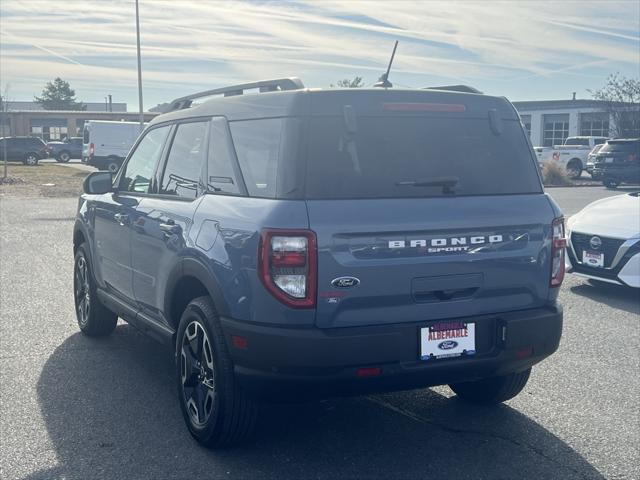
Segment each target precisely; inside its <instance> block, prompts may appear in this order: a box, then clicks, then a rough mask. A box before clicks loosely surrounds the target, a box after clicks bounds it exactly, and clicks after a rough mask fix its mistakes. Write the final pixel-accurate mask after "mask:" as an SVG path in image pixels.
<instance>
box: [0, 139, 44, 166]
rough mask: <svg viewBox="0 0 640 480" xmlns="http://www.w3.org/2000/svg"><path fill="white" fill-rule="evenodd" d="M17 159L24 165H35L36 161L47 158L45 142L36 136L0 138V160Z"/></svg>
mask: <svg viewBox="0 0 640 480" xmlns="http://www.w3.org/2000/svg"><path fill="white" fill-rule="evenodd" d="M5 151H6V158H7V161H18V162H22V163H24V164H25V165H37V164H38V161H39V160H41V159H43V158H47V157H48V156H49V151H48V149H47V146H46V145H45V143H44V142H43V141H42V140H40V139H39V138H37V137H4V138H0V160H3V161H4V159H5Z"/></svg>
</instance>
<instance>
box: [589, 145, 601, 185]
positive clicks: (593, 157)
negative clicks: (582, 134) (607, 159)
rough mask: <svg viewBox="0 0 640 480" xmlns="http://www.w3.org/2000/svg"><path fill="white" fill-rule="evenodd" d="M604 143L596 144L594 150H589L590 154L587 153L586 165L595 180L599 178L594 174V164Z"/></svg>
mask: <svg viewBox="0 0 640 480" xmlns="http://www.w3.org/2000/svg"><path fill="white" fill-rule="evenodd" d="M604 145H605V144H604V143H601V144H600V145H596V146H595V147H593V150H591V151H590V152H589V155H587V165H586V167H585V170H586V171H587V173H588V174H589V175H591V178H593V179H594V180H597V178H596V177H594V176H593V164H594V162H595V161H596V155H597V154H598V152H599V151H600V149H601V148H602V147H603V146H604Z"/></svg>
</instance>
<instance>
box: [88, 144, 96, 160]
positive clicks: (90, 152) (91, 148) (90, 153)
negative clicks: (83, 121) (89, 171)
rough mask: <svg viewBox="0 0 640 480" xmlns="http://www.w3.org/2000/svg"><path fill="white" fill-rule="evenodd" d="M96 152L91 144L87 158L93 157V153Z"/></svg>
mask: <svg viewBox="0 0 640 480" xmlns="http://www.w3.org/2000/svg"><path fill="white" fill-rule="evenodd" d="M95 151H96V146H95V145H94V144H93V143H90V144H89V156H90V157H93V152H95Z"/></svg>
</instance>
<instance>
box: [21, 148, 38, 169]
mask: <svg viewBox="0 0 640 480" xmlns="http://www.w3.org/2000/svg"><path fill="white" fill-rule="evenodd" d="M22 163H24V164H25V165H29V166H30V167H35V166H36V165H38V154H37V153H34V152H29V153H27V154H26V155H25V156H24V160H23V161H22Z"/></svg>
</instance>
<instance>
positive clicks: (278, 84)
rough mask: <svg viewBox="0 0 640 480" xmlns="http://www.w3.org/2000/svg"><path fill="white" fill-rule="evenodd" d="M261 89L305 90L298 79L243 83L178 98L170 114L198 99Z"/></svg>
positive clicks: (266, 90)
mask: <svg viewBox="0 0 640 480" xmlns="http://www.w3.org/2000/svg"><path fill="white" fill-rule="evenodd" d="M255 88H257V89H259V90H260V93H262V92H277V91H282V90H300V89H302V88H304V84H303V83H302V80H300V79H299V78H297V77H291V78H276V79H274V80H261V81H259V82H251V83H242V84H240V85H231V86H228V87H222V88H215V89H213V90H205V91H204V92H198V93H193V94H191V95H187V96H186V97H180V98H176V99H175V100H173V101H172V102H171V104H170V105H169V109H168V110H167V111H168V112H171V111H173V110H182V109H183V108H189V107H190V106H191V104H192V103H193V101H194V100H195V99H196V98H202V97H211V96H213V95H224V96H225V97H232V96H235V95H243V94H244V91H245V90H251V89H255Z"/></svg>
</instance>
